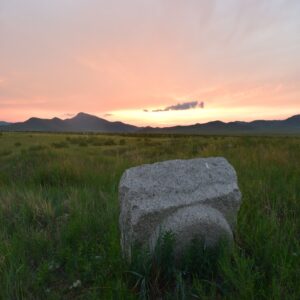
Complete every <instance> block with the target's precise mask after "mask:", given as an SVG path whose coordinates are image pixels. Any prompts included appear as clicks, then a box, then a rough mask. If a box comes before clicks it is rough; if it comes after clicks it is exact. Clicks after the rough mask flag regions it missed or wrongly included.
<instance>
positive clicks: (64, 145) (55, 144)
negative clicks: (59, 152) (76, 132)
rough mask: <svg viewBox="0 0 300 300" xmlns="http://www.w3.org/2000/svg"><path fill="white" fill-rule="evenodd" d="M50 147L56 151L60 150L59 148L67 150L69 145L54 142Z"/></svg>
mask: <svg viewBox="0 0 300 300" xmlns="http://www.w3.org/2000/svg"><path fill="white" fill-rule="evenodd" d="M52 146H53V147H54V148H57V149H60V148H68V147H69V144H68V143H67V142H56V143H55V142H54V143H52Z"/></svg>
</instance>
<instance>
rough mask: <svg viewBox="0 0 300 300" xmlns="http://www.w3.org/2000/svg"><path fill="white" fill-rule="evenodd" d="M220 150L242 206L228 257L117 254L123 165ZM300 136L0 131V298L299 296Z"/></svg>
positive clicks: (223, 254) (164, 252)
mask: <svg viewBox="0 0 300 300" xmlns="http://www.w3.org/2000/svg"><path fill="white" fill-rule="evenodd" d="M208 156H223V157H225V158H227V159H228V160H229V162H230V163H231V164H232V165H233V166H234V167H235V169H236V171H237V175H238V179H239V186H240V189H241V191H242V195H243V198H242V199H243V203H242V206H241V209H240V212H239V215H238V224H237V229H236V233H235V245H234V248H233V250H232V252H228V251H225V250H224V251H223V250H222V251H220V253H218V255H216V256H214V257H213V258H210V257H209V254H207V253H202V252H201V249H200V250H199V248H195V249H197V250H196V251H194V253H193V251H191V254H190V256H188V255H187V261H186V264H185V265H183V266H178V267H177V266H176V267H174V266H173V263H172V260H171V259H172V257H171V256H170V255H169V254H170V253H171V252H172V245H171V244H172V243H171V242H172V241H170V239H169V240H168V239H167V238H166V239H165V240H164V241H163V245H164V247H162V248H163V249H162V251H160V252H159V251H158V252H159V253H156V256H155V257H149V255H148V256H147V255H146V254H145V255H144V256H143V254H141V253H137V254H136V257H135V258H134V261H133V263H132V264H128V263H126V262H125V261H123V259H122V256H121V250H120V242H119V238H120V237H119V230H118V217H119V203H118V183H119V180H120V177H121V175H122V173H123V171H124V170H125V169H126V168H129V167H132V166H136V165H140V164H145V163H151V162H156V161H163V160H168V159H176V158H182V159H186V158H194V157H208ZM299 215H300V138H298V137H249V136H247V137H243V136H241V137H222V136H180V135H179V136H171V135H135V136H133V135H131V136H130V135H96V134H90V135H88V134H50V133H49V134H47V133H8V132H3V133H0V278H1V280H0V299H295V300H296V299H300V218H299Z"/></svg>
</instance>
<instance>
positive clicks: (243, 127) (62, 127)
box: [0, 113, 300, 135]
mask: <svg viewBox="0 0 300 300" xmlns="http://www.w3.org/2000/svg"><path fill="white" fill-rule="evenodd" d="M1 123H3V122H0V124H1ZM4 123H5V122H4ZM0 130H2V131H48V132H103V133H164V134H177V133H179V134H221V135H222V134H224V135H230V134H236V135H239V134H250V135H257V134H284V135H286V134H300V115H295V116H292V117H290V118H288V119H286V120H273V121H272V120H271V121H269V120H268V121H267V120H256V121H252V122H241V121H235V122H229V123H225V122H222V121H213V122H208V123H203V124H199V123H197V124H194V125H187V126H173V127H137V126H133V125H130V124H125V123H122V122H110V121H107V120H105V119H102V118H99V117H96V116H93V115H89V114H86V113H79V114H77V115H76V116H75V117H73V118H70V119H65V120H62V119H59V118H53V119H39V118H30V119H28V120H27V121H25V122H19V123H13V124H6V125H5V126H1V127H0Z"/></svg>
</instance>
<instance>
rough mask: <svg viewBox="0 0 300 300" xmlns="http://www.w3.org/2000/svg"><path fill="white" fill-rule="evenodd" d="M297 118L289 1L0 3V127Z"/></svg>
mask: <svg viewBox="0 0 300 300" xmlns="http://www.w3.org/2000/svg"><path fill="white" fill-rule="evenodd" d="M81 111H83V112H86V113H90V114H94V115H97V116H99V117H104V118H106V119H108V120H111V121H115V120H120V121H123V122H127V123H132V124H136V125H155V126H156V125H159V126H165V125H173V124H192V123H203V122H207V121H211V120H217V119H219V120H223V121H230V120H253V119H261V118H265V119H283V118H286V117H289V116H291V115H294V114H300V1H299V0H0V121H24V120H26V119H28V118H29V117H32V116H37V117H42V118H52V117H54V116H57V117H60V118H63V119H64V118H69V117H71V116H73V115H74V114H76V113H78V112H81Z"/></svg>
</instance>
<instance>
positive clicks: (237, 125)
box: [141, 115, 300, 135]
mask: <svg viewBox="0 0 300 300" xmlns="http://www.w3.org/2000/svg"><path fill="white" fill-rule="evenodd" d="M141 132H145V133H171V134H173V133H174V134H175V133H181V134H221V135H222V134H225V135H229V134H248V135H251V134H253V135H256V134H285V135H286V134H300V115H296V116H293V117H291V118H288V119H286V120H273V121H272V120H271V121H269V120H268V121H267V120H256V121H252V122H241V121H235V122H229V123H225V122H221V121H213V122H208V123H203V124H194V125H187V126H173V127H163V128H159V127H156V128H153V127H146V128H144V129H142V130H141Z"/></svg>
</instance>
